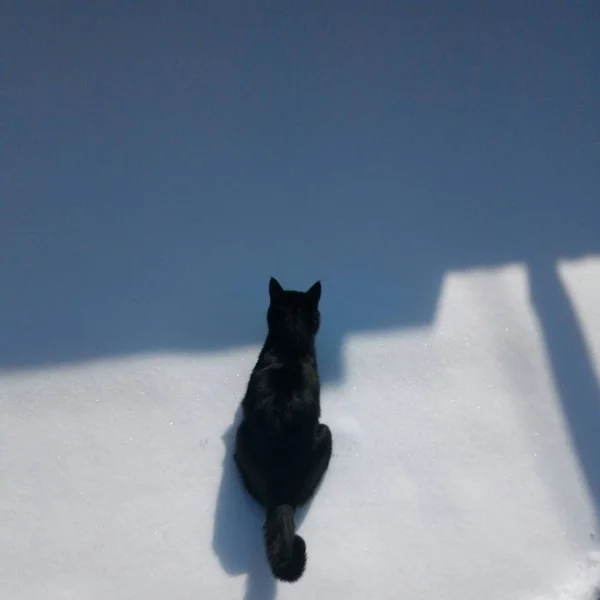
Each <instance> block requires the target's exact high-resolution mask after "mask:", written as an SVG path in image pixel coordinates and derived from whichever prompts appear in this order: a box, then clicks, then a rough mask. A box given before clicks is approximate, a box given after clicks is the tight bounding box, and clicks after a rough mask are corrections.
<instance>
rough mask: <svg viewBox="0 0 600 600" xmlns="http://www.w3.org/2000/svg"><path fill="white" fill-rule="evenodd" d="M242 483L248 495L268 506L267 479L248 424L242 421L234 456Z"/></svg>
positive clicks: (236, 439)
mask: <svg viewBox="0 0 600 600" xmlns="http://www.w3.org/2000/svg"><path fill="white" fill-rule="evenodd" d="M233 458H234V460H235V463H236V465H237V467H238V470H239V473H240V476H241V478H242V483H243V484H244V487H245V488H246V490H247V491H248V493H249V494H250V495H251V496H252V497H253V498H254V499H255V500H256V501H257V502H258V503H259V504H260V505H261V506H263V507H266V506H267V486H268V482H267V478H266V474H265V473H264V469H263V468H262V465H261V464H260V463H259V461H258V460H257V457H256V448H254V447H253V444H252V439H251V437H250V435H249V432H248V424H247V423H246V421H242V423H241V424H240V426H239V428H238V430H237V434H236V438H235V453H234V455H233Z"/></svg>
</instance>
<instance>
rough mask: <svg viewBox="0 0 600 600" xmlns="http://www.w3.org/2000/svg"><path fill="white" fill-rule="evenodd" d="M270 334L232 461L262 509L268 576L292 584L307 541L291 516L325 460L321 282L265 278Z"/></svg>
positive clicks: (246, 401) (315, 482) (301, 564)
mask: <svg viewBox="0 0 600 600" xmlns="http://www.w3.org/2000/svg"><path fill="white" fill-rule="evenodd" d="M269 296H270V305H269V309H268V312H267V323H268V326H269V331H268V334H267V338H266V340H265V343H264V346H263V348H262V350H261V352H260V355H259V357H258V361H257V363H256V366H255V367H254V369H253V371H252V374H251V376H250V380H249V382H248V387H247V390H246V395H245V397H244V399H243V400H242V409H243V415H244V418H243V421H242V423H241V424H240V426H239V428H238V431H237V437H236V449H235V456H234V458H235V462H236V464H237V467H238V469H239V472H240V475H241V478H242V481H243V483H244V486H245V487H246V489H247V490H248V492H249V493H250V494H251V495H252V497H253V498H254V499H255V500H256V501H257V502H259V503H260V504H261V505H262V506H263V507H264V508H265V510H266V521H265V524H264V528H263V530H264V539H265V546H266V552H267V558H268V560H269V564H270V566H271V570H272V572H273V575H274V576H275V577H276V578H277V579H279V580H281V581H288V582H293V581H297V580H298V579H299V578H300V577H301V576H302V574H303V573H304V569H305V566H306V544H305V543H304V540H303V539H302V538H301V537H300V536H299V535H296V526H295V523H294V513H295V511H296V508H297V507H298V506H301V505H302V504H305V503H306V502H307V501H308V500H309V499H310V497H311V496H312V495H313V494H314V493H315V491H316V489H317V486H318V485H319V482H320V481H321V479H322V478H323V475H324V474H325V471H326V470H327V467H328V466H329V461H330V459H331V451H332V438H331V432H330V430H329V428H328V427H327V425H324V424H320V423H319V418H320V416H321V405H320V382H319V373H318V369H317V357H316V350H315V337H316V334H317V331H318V330H319V325H320V318H321V317H320V313H319V300H320V298H321V283H320V282H317V283H315V284H314V285H313V286H312V287H311V288H310V289H309V290H308V291H307V292H297V291H292V290H284V289H283V288H282V287H281V285H280V284H279V283H278V282H277V280H275V279H273V278H271V281H270V283H269Z"/></svg>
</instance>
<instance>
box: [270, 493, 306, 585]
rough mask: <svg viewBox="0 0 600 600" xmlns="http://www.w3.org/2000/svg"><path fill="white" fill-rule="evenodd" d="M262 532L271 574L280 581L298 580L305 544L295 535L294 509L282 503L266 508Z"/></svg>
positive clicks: (303, 560) (304, 562)
mask: <svg viewBox="0 0 600 600" xmlns="http://www.w3.org/2000/svg"><path fill="white" fill-rule="evenodd" d="M264 534H265V546H266V550H267V559H268V560H269V565H270V566H271V571H273V575H274V576H275V577H276V578H277V579H279V580H280V581H287V582H289V583H292V582H294V581H298V579H300V577H301V576H302V573H304V568H305V567H306V544H305V543H304V540H303V539H302V538H301V537H300V536H299V535H296V524H295V523H294V509H293V508H292V507H291V506H289V505H288V504H282V505H280V506H277V507H276V508H275V509H272V510H268V511H267V520H266V521H265V525H264Z"/></svg>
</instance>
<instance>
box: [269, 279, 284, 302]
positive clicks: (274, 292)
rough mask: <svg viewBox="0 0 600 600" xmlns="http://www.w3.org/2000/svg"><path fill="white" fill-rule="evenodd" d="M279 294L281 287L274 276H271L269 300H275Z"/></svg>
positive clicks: (281, 291) (281, 292) (281, 290)
mask: <svg viewBox="0 0 600 600" xmlns="http://www.w3.org/2000/svg"><path fill="white" fill-rule="evenodd" d="M281 294H283V288H282V287H281V285H280V284H279V281H277V279H275V277H271V281H269V297H270V298H271V302H273V301H274V300H277V298H279V296H281Z"/></svg>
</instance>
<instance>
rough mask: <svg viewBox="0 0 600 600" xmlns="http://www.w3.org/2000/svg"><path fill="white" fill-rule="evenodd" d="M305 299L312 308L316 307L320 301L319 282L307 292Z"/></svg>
mask: <svg viewBox="0 0 600 600" xmlns="http://www.w3.org/2000/svg"><path fill="white" fill-rule="evenodd" d="M306 297H307V298H308V300H309V302H310V303H311V304H312V305H313V306H317V305H318V304H319V300H320V299H321V282H320V281H317V283H315V284H314V285H313V286H312V287H311V288H310V289H309V290H308V291H307V292H306Z"/></svg>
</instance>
